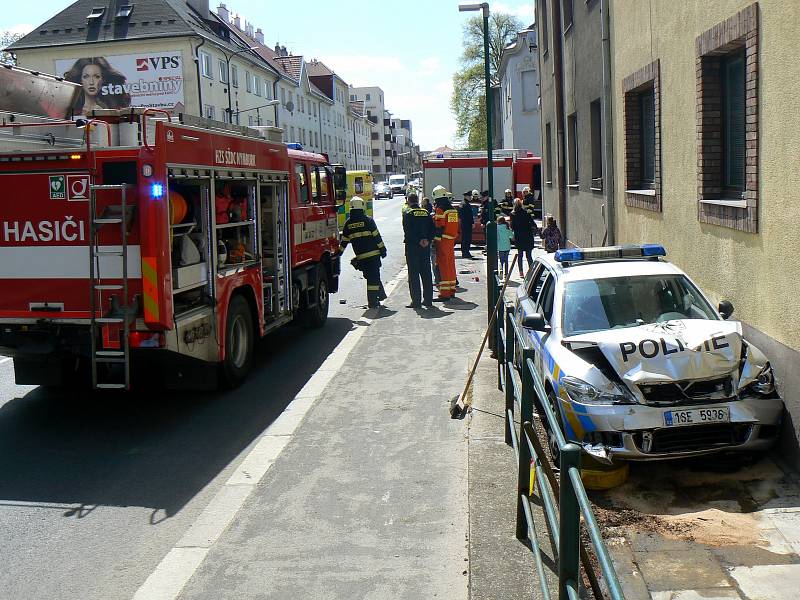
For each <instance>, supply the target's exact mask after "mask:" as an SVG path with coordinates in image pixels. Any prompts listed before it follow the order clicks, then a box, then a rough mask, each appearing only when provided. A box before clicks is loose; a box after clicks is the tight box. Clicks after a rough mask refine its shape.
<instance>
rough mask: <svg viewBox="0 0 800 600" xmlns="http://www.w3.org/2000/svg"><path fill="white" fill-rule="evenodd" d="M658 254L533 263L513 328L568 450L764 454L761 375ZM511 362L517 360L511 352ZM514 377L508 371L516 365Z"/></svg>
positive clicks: (762, 369)
mask: <svg viewBox="0 0 800 600" xmlns="http://www.w3.org/2000/svg"><path fill="white" fill-rule="evenodd" d="M662 256H666V251H665V250H664V248H663V247H662V246H658V245H652V244H646V245H641V246H614V247H606V248H586V249H580V248H574V249H566V250H559V251H557V252H556V253H555V254H545V255H542V256H539V257H537V259H536V262H535V264H534V267H533V268H532V269H531V270H530V272H529V273H528V275H527V277H526V278H525V282H524V283H523V285H521V286H520V287H519V288H518V289H517V299H516V303H515V318H516V319H517V323H518V324H520V325H522V331H523V332H524V336H525V337H526V344H527V345H528V346H529V347H531V348H532V350H533V353H534V358H533V362H534V364H535V365H536V370H537V371H538V374H539V375H540V377H541V380H542V383H543V384H544V386H545V388H546V390H547V395H548V399H549V402H550V404H551V406H552V407H553V408H554V410H555V413H556V415H557V416H558V417H560V419H561V425H562V428H563V431H564V434H565V436H566V438H567V439H568V440H571V441H573V442H576V443H578V444H579V445H580V446H581V447H582V448H583V449H584V451H586V452H587V453H588V454H590V455H591V456H593V457H595V458H597V459H599V460H601V461H602V462H610V461H612V460H615V459H622V460H649V459H664V458H676V457H681V456H693V455H699V454H707V453H713V452H721V451H726V452H727V451H734V452H735V451H744V452H754V451H759V450H764V449H767V448H768V447H769V446H771V445H772V444H773V443H774V441H775V439H776V437H777V434H778V428H779V425H780V420H781V415H782V413H783V403H782V401H781V399H780V397H779V396H778V394H777V392H776V390H775V383H774V378H773V373H772V368H771V366H770V364H769V361H768V360H767V358H766V357H765V356H764V354H762V353H761V352H760V351H759V350H758V349H757V348H756V347H755V346H753V345H752V344H750V343H749V342H747V341H745V340H744V339H743V338H742V328H741V323H739V322H737V321H727V320H726V319H727V318H728V317H730V315H731V313H732V312H733V306H732V305H731V303H730V302H727V301H723V302H721V303H720V305H719V308H718V310H715V309H714V307H713V306H712V305H711V303H710V302H709V301H708V299H707V298H706V297H705V296H704V295H703V293H702V292H701V291H700V290H699V289H698V288H697V286H696V285H695V284H694V283H693V282H692V281H691V279H689V277H687V275H686V274H685V273H684V272H683V271H681V270H680V269H678V268H677V267H676V266H674V265H672V264H670V263H669V262H667V261H665V260H662V259H661V258H660V257H662ZM517 356H519V353H517ZM518 366H519V364H518Z"/></svg>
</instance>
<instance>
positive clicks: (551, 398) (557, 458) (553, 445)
mask: <svg viewBox="0 0 800 600" xmlns="http://www.w3.org/2000/svg"><path fill="white" fill-rule="evenodd" d="M547 401H548V402H549V403H550V408H551V409H553V414H554V415H555V416H556V419H558V420H559V422H560V419H561V411H559V409H558V402H557V400H556V396H555V394H554V393H553V390H547ZM543 422H544V423H545V430H546V431H547V446H548V448H549V449H550V458H551V459H552V460H553V466H554V467H558V466H560V464H561V455H560V454H559V450H558V440H557V439H556V436H555V435H553V432H552V431H551V429H550V423H549V421H548V420H547V418H546V417H545V418H544V419H543Z"/></svg>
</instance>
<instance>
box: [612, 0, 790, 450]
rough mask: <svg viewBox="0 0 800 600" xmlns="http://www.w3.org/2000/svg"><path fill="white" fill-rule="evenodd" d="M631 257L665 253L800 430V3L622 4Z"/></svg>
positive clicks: (624, 207) (619, 22)
mask: <svg viewBox="0 0 800 600" xmlns="http://www.w3.org/2000/svg"><path fill="white" fill-rule="evenodd" d="M611 23H612V24H611V32H612V39H611V49H612V50H611V56H612V80H611V81H612V106H613V115H614V139H613V146H614V171H615V177H614V179H615V193H614V205H615V217H616V228H615V232H616V238H617V243H641V242H659V243H663V244H664V245H665V246H666V248H667V252H668V258H669V260H671V261H673V262H674V263H676V264H677V265H679V266H680V267H681V268H682V269H684V270H685V271H686V272H687V273H688V274H689V275H690V276H691V277H692V278H693V279H694V280H695V281H696V282H697V283H698V284H699V285H700V286H701V287H702V288H703V289H704V290H705V291H706V292H707V293H708V294H709V295H710V296H711V298H712V299H713V300H714V301H719V300H723V299H726V300H730V301H731V302H733V304H734V306H735V309H736V313H735V317H734V318H738V319H739V320H741V321H742V322H743V323H744V329H745V335H746V337H747V338H748V339H750V340H751V341H752V342H753V343H754V344H756V345H757V346H759V347H760V348H761V350H763V351H764V352H765V353H766V354H767V356H769V357H770V359H771V360H772V361H773V364H774V366H775V367H776V373H777V377H778V383H779V389H780V391H781V394H782V396H783V398H784V399H785V401H786V408H787V413H788V414H787V418H786V420H785V424H786V427H785V429H784V435H783V440H784V447H783V449H784V451H785V452H787V453H791V454H793V458H794V459H795V460H796V459H797V458H798V456H800V455H799V454H798V453H797V438H798V423H800V391H799V390H800V319H798V314H800V293H798V292H800V236H799V235H798V230H797V229H795V228H796V227H797V226H798V224H799V223H800V201H798V189H800V170H798V157H800V95H798V93H797V90H796V89H795V86H796V82H797V81H798V80H800V61H798V58H797V34H798V31H800V30H799V29H798V24H799V23H800V2H795V1H793V0H761V1H760V2H757V3H753V2H752V1H747V0H716V1H715V2H708V1H707V0H682V1H681V2H668V1H666V0H613V2H612V3H611Z"/></svg>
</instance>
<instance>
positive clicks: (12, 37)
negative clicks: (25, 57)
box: [0, 30, 25, 65]
mask: <svg viewBox="0 0 800 600" xmlns="http://www.w3.org/2000/svg"><path fill="white" fill-rule="evenodd" d="M24 36H25V34H24V33H14V32H12V31H8V30H6V31H4V32H3V33H0V63H4V64H12V65H13V64H16V61H15V60H14V56H13V55H12V54H11V52H6V51H5V49H6V48H8V47H9V46H10V45H11V44H13V43H14V42H16V41H17V40H18V39H20V38H21V37H24Z"/></svg>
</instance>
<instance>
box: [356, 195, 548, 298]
mask: <svg viewBox="0 0 800 600" xmlns="http://www.w3.org/2000/svg"><path fill="white" fill-rule="evenodd" d="M431 196H432V202H431V200H429V199H428V198H427V197H426V198H423V199H422V205H420V200H419V196H418V195H417V194H416V193H415V192H411V193H409V194H408V196H407V197H406V204H405V205H404V206H403V234H404V243H405V254H406V264H407V266H408V287H409V291H410V294H411V303H410V304H408V305H407V308H414V309H419V308H422V307H427V308H431V307H432V306H433V303H434V302H448V301H450V300H452V299H454V298H455V295H456V287H457V285H458V280H457V276H456V262H455V241H456V239H457V238H458V236H459V230H460V233H461V255H462V257H464V258H473V256H472V254H471V253H470V246H471V245H472V228H473V225H474V219H475V216H474V214H473V212H472V204H473V203H477V202H480V204H481V208H480V219H481V222H482V223H483V224H484V225H486V224H487V223H488V222H489V219H490V218H491V215H490V212H491V209H490V206H491V200H490V198H489V193H488V191H485V192H483V194H478V190H472V191H471V192H464V197H463V200H462V202H461V204H460V205H459V207H458V208H454V207H453V204H452V202H451V198H452V194H450V192H448V191H447V190H446V189H445V188H444V187H443V186H441V185H438V186H436V187H435V188H433V191H432V192H431ZM533 205H534V196H533V195H532V194H530V190H529V189H528V188H526V189H525V190H523V198H514V196H513V194H512V193H511V190H506V191H505V195H504V198H503V199H502V200H501V201H500V202H498V203H497V206H496V208H495V214H494V220H495V222H496V223H497V250H498V254H499V258H500V266H501V274H502V275H503V276H505V277H508V276H509V273H508V270H509V264H508V256H509V253H510V252H511V246H512V243H513V244H514V246H516V248H517V249H518V251H519V253H520V259H519V261H518V263H519V264H518V267H519V275H520V277H523V276H524V272H523V267H522V258H521V256H522V255H524V256H525V260H526V261H527V264H528V268H529V269H530V268H531V267H532V266H533V248H534V246H535V239H536V237H537V236H541V238H542V242H543V245H544V249H545V250H546V251H547V252H555V251H556V250H558V249H559V248H563V247H564V245H563V238H562V236H561V231H560V230H559V229H558V227H557V226H556V223H555V220H554V219H553V217H552V216H550V215H548V216H547V218H546V226H545V227H544V229H542V230H541V231H540V230H539V227H538V226H537V224H536V221H535V220H534V217H533ZM350 243H352V244H353V250H354V253H355V258H353V260H352V264H353V266H354V267H356V268H357V269H358V270H360V271H361V272H362V273H363V274H364V278H365V279H366V280H367V300H368V305H369V307H370V308H377V307H380V303H381V301H382V300H384V299H385V298H386V293H385V291H384V289H383V284H382V283H381V280H380V267H381V259H382V258H385V257H386V247H385V245H384V243H383V240H382V239H381V235H380V232H379V231H378V228H377V226H376V225H375V221H373V220H372V219H371V218H370V217H369V216H367V215H366V214H365V212H364V201H363V200H362V199H361V198H359V197H358V196H354V197H353V198H352V199H351V200H350V216H349V218H348V219H347V221H346V222H345V224H344V228H343V229H342V235H341V247H340V252H344V249H345V248H346V247H347V245H348V244H350ZM431 250H433V253H431ZM434 273H435V274H436V282H437V284H438V288H439V293H438V296H437V297H436V298H434V297H433V287H434Z"/></svg>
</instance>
